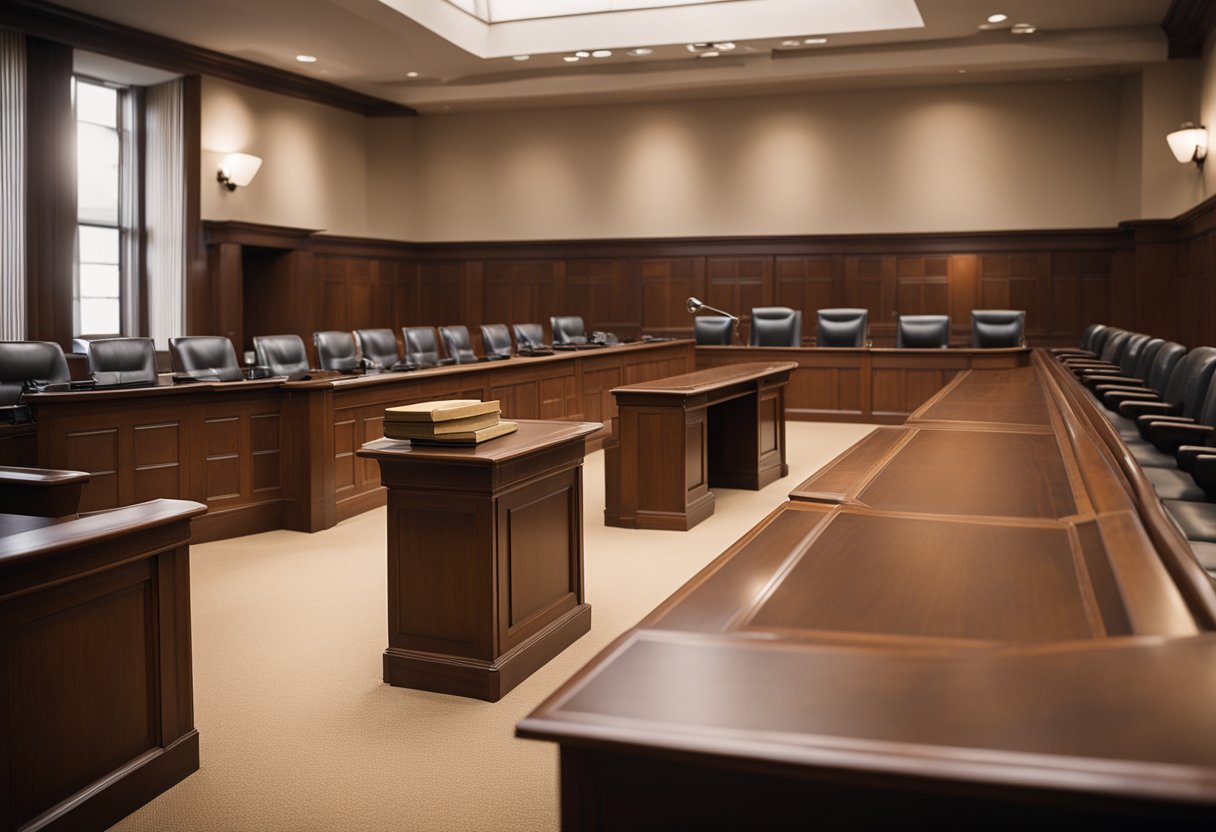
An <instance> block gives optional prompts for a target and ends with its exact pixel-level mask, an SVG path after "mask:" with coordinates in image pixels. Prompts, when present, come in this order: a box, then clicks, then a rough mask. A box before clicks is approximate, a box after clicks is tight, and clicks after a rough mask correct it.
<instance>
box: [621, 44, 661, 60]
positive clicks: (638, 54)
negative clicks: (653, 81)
mask: <svg viewBox="0 0 1216 832" xmlns="http://www.w3.org/2000/svg"><path fill="white" fill-rule="evenodd" d="M652 52H654V50H653V49H647V48H646V47H645V46H639V47H638V48H637V49H630V50H629V51H628V52H626V53H625V54H626V55H632V56H633V57H635V58H642V57H645V56H646V55H649V54H651V53H652Z"/></svg>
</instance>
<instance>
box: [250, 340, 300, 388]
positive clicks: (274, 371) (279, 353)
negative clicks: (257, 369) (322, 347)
mask: <svg viewBox="0 0 1216 832" xmlns="http://www.w3.org/2000/svg"><path fill="white" fill-rule="evenodd" d="M253 352H254V354H255V355H256V356H257V363H258V365H259V366H261V367H266V368H268V369H269V370H270V374H271V375H272V376H286V377H287V378H289V379H302V378H305V377H306V376H307V375H308V350H307V349H305V347H304V339H303V338H301V337H300V336H299V335H258V336H255V337H254V339H253Z"/></svg>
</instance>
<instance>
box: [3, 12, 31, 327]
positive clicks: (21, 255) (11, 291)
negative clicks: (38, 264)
mask: <svg viewBox="0 0 1216 832" xmlns="http://www.w3.org/2000/svg"><path fill="white" fill-rule="evenodd" d="M0 101H3V102H4V105H3V107H0V340H5V341H19V340H21V339H23V338H25V331H26V327H25V314H26V307H25V246H26V239H25V107H26V104H25V36H24V35H21V34H18V33H17V32H8V31H4V30H0Z"/></svg>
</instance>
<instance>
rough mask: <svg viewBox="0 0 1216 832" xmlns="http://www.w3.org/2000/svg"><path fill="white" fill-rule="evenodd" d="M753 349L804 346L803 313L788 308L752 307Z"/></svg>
mask: <svg viewBox="0 0 1216 832" xmlns="http://www.w3.org/2000/svg"><path fill="white" fill-rule="evenodd" d="M748 342H749V343H750V344H751V346H753V347H797V346H800V345H801V344H802V311H801V310H798V309H790V308H789V307H786V306H755V307H752V331H751V337H750V338H749V339H748Z"/></svg>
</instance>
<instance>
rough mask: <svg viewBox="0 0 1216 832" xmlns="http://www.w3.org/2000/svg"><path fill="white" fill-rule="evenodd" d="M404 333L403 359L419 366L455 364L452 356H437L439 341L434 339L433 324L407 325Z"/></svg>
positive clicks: (403, 330)
mask: <svg viewBox="0 0 1216 832" xmlns="http://www.w3.org/2000/svg"><path fill="white" fill-rule="evenodd" d="M401 332H402V334H404V335H405V360H406V361H408V362H409V363H410V364H416V365H417V366H419V367H440V366H444V365H447V364H455V363H456V359H454V358H440V357H439V342H438V341H436V340H435V328H434V327H433V326H407V327H404V328H402V330H401Z"/></svg>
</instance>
